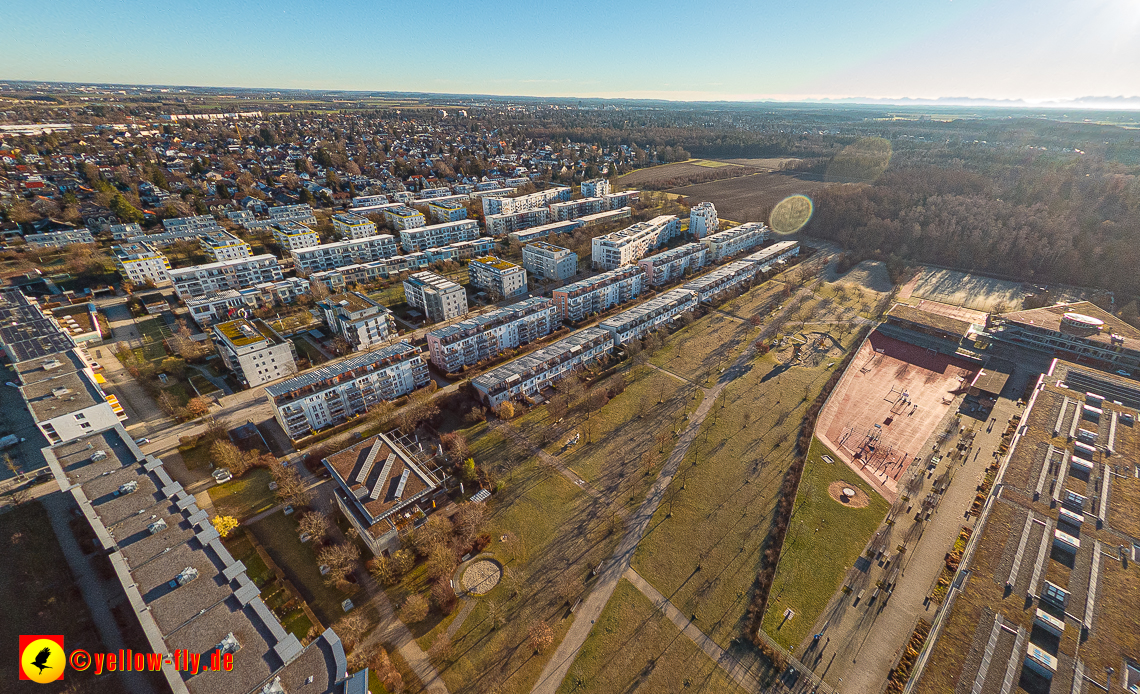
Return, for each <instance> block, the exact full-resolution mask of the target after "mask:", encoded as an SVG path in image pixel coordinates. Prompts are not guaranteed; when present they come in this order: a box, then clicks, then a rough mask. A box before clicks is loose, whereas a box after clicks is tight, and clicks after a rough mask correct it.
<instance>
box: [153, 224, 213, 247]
mask: <svg viewBox="0 0 1140 694" xmlns="http://www.w3.org/2000/svg"><path fill="white" fill-rule="evenodd" d="M217 229H221V227H217ZM217 229H199V228H194V227H182V228H179V229H174V230H173V231H169V230H168V231H164V232H161V233H158V234H144V235H143V236H137V237H135V240H136V241H146V242H147V243H149V244H150V245H152V246H155V247H157V248H165V247H167V246H173V245H174V244H176V243H178V242H179V241H197V240H198V237H199V236H201V235H202V234H205V233H207V232H209V231H216V230H217Z"/></svg>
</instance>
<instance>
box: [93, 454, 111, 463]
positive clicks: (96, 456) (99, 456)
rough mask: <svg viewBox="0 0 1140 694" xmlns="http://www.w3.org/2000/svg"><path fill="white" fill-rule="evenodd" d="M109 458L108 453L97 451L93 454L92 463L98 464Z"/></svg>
mask: <svg viewBox="0 0 1140 694" xmlns="http://www.w3.org/2000/svg"><path fill="white" fill-rule="evenodd" d="M106 458H107V451H95V452H94V453H92V454H91V462H93V463H97V462H99V461H100V460H105V459H106Z"/></svg>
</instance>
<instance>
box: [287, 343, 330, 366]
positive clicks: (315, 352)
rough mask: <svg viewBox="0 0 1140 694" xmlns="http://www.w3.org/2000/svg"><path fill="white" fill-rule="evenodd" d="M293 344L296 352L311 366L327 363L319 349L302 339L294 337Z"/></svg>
mask: <svg viewBox="0 0 1140 694" xmlns="http://www.w3.org/2000/svg"><path fill="white" fill-rule="evenodd" d="M293 344H294V345H295V346H296V347H297V351H298V352H299V353H300V354H301V355H302V356H304V357H305V358H306V359H308V360H309V364H310V365H311V366H317V365H319V364H323V363H325V362H326V361H328V359H327V358H325V355H324V354H322V353H321V351H320V350H319V349H317V348H316V347H314V346H313V345H312V344H311V343H310V342H309V341H308V340H306V339H305V338H303V337H294V338H293Z"/></svg>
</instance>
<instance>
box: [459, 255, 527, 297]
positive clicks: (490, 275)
mask: <svg viewBox="0 0 1140 694" xmlns="http://www.w3.org/2000/svg"><path fill="white" fill-rule="evenodd" d="M467 274H468V276H469V277H470V278H471V286H473V287H478V288H480V289H482V290H484V291H486V292H487V293H488V294H490V295H491V297H492V299H493V300H500V299H509V298H511V297H513V296H518V295H520V294H526V270H525V269H523V268H522V267H520V266H518V265H515V264H514V263H509V262H507V261H505V260H502V259H500V258H496V257H495V256H492V255H487V256H483V257H481V258H475V259H473V260H472V261H471V262H470V263H468V265H467Z"/></svg>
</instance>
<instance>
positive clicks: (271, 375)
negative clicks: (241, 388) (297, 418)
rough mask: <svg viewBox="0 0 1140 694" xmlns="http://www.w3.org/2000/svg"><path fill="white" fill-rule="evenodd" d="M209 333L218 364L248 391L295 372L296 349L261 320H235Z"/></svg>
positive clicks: (222, 324)
mask: <svg viewBox="0 0 1140 694" xmlns="http://www.w3.org/2000/svg"><path fill="white" fill-rule="evenodd" d="M210 332H211V335H212V337H213V338H214V346H215V347H216V348H217V350H218V355H219V356H221V358H222V363H223V364H225V365H226V368H228V369H229V370H230V371H233V372H234V373H235V374H237V375H238V376H239V377H240V378H241V380H242V382H243V383H245V384H246V386H248V387H250V388H256V387H257V386H259V385H261V384H262V383H268V382H270V381H276V380H277V379H279V378H284V377H286V376H290V375H292V374H295V373H297V348H296V347H294V346H293V343H292V341H290V340H286V339H285V338H283V337H281V336H280V335H278V334H277V331H275V330H274V329H273V328H271V327H269V325H268V324H266V323H265V322H263V321H259V320H255V321H251V320H246V319H245V318H239V319H238V320H232V321H227V322H225V323H219V324H217V325H215V326H214V327H213V330H211V331H210Z"/></svg>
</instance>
